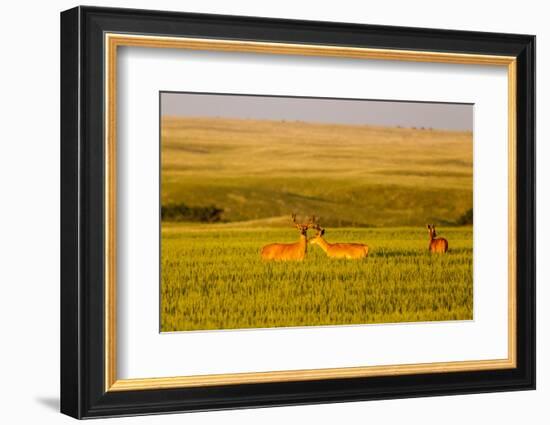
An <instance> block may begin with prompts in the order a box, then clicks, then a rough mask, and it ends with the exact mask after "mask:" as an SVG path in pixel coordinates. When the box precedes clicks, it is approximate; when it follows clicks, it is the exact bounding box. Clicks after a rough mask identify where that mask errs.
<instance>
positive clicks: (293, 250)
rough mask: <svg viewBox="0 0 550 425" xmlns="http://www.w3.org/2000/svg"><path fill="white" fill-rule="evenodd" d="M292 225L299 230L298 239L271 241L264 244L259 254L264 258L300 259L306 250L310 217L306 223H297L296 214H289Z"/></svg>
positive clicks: (310, 223)
mask: <svg viewBox="0 0 550 425" xmlns="http://www.w3.org/2000/svg"><path fill="white" fill-rule="evenodd" d="M291 218H292V222H293V223H294V226H295V227H296V228H297V229H298V231H299V232H300V240H299V241H298V242H295V243H272V244H269V245H266V246H264V247H263V248H262V250H261V256H262V259H264V260H280V261H289V260H296V261H302V260H303V259H304V257H305V256H306V251H307V231H308V229H309V228H310V227H311V225H312V221H311V219H310V220H309V222H307V223H298V222H297V221H296V214H292V215H291Z"/></svg>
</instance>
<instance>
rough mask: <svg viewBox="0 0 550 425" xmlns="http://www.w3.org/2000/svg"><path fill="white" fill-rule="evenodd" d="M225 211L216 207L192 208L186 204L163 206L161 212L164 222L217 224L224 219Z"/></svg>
mask: <svg viewBox="0 0 550 425" xmlns="http://www.w3.org/2000/svg"><path fill="white" fill-rule="evenodd" d="M222 213H223V209H221V208H218V207H216V206H213V205H212V206H208V207H190V206H187V205H185V204H168V205H163V206H162V207H161V210H160V216H161V220H163V221H193V222H200V223H217V222H219V221H221V219H222Z"/></svg>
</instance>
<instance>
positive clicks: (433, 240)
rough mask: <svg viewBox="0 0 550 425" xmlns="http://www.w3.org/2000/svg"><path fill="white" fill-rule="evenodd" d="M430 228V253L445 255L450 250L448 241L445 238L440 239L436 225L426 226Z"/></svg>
mask: <svg viewBox="0 0 550 425" xmlns="http://www.w3.org/2000/svg"><path fill="white" fill-rule="evenodd" d="M426 226H427V227H428V232H429V234H430V245H429V246H428V249H429V250H430V252H431V253H432V254H433V253H438V254H444V253H446V252H447V251H448V250H449V243H448V242H447V239H445V238H438V237H437V234H436V232H435V225H434V224H432V225H429V224H427V225H426Z"/></svg>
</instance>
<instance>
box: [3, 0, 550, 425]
mask: <svg viewBox="0 0 550 425" xmlns="http://www.w3.org/2000/svg"><path fill="white" fill-rule="evenodd" d="M76 4H77V3H74V2H71V1H63V0H55V1H49V2H35V3H34V4H33V3H32V2H29V1H19V2H16V1H11V2H5V3H4V4H3V5H2V6H3V7H2V14H1V15H0V32H1V36H2V37H1V46H2V47H1V56H0V58H1V59H0V64H1V65H0V108H1V110H0V117H1V120H0V123H1V127H0V181H1V182H2V183H1V185H0V195H1V197H2V203H1V204H0V259H1V260H0V288H1V295H0V319H1V320H0V330H1V333H0V335H1V336H2V339H1V340H0V347H1V349H0V406H2V407H1V408H0V421H1V422H3V423H8V424H15V423H33V422H31V421H35V423H64V422H67V423H68V422H69V421H70V419H69V418H68V417H64V416H62V415H60V414H59V413H57V410H58V403H59V401H58V392H59V384H58V382H59V348H58V347H59V12H60V11H61V10H64V9H68V8H70V7H73V6H74V5H76ZM94 4H95V5H102V6H119V7H136V8H149V9H151V8H155V9H166V10H181V11H189V12H206V13H222V14H240V15H253V16H254V15H255V16H268V17H283V18H296V19H314V20H327V21H346V22H360V23H369V24H385V25H403V26H416V27H433V28H449V29H464V30H478V31H498V32H518V33H530V34H536V35H537V53H538V57H537V62H538V66H537V74H538V76H539V78H538V90H537V94H538V99H537V108H538V111H537V112H538V114H537V115H538V117H539V122H540V124H539V125H538V133H537V138H538V146H537V156H538V161H537V162H538V171H537V174H538V175H537V179H538V190H537V192H538V193H537V197H538V208H537V210H538V213H537V215H538V217H539V220H538V224H537V225H538V232H537V233H538V236H537V237H538V241H537V245H538V246H537V249H538V273H537V274H538V278H537V280H538V293H537V300H538V302H537V320H538V332H537V334H538V350H537V351H538V373H537V378H538V389H537V391H535V392H533V391H530V392H517V393H501V394H483V395H468V396H453V397H436V398H421V399H409V400H390V401H376V402H372V401H371V402H362V403H344V404H332V405H321V406H304V407H285V408H270V409H259V410H258V409H255V410H241V411H230V412H212V413H195V414H187V415H185V416H182V415H165V416H155V417H135V418H126V419H118V420H111V421H110V423H116V422H119V421H120V422H121V423H128V424H130V423H132V424H134V423H136V424H137V423H151V422H153V421H154V422H155V423H166V424H168V423H180V422H181V421H183V420H185V421H186V422H187V423H190V424H213V423H221V422H223V423H226V424H233V423H235V424H236V423H238V424H256V423H285V422H287V423H295V422H296V423H297V422H298V421H301V422H303V421H307V422H309V421H312V422H317V423H335V422H336V423H364V422H366V421H369V422H371V423H381V422H383V423H388V424H391V423H407V424H416V423H419V424H420V423H421V424H423V425H428V424H441V423H444V424H446V425H451V424H461V425H464V424H466V423H499V424H513V423H518V422H524V421H525V422H526V423H534V424H538V423H548V420H549V418H550V413H549V411H548V408H547V405H548V401H549V400H550V367H549V363H550V336H549V335H550V327H549V319H550V315H549V313H548V311H547V310H545V307H546V305H547V304H548V302H549V294H550V291H549V290H548V287H547V286H546V284H547V283H548V280H549V278H550V262H549V261H548V260H547V259H548V258H549V256H550V248H549V247H548V245H547V244H545V243H544V239H545V237H548V238H550V225H549V224H548V222H547V221H546V220H545V219H544V218H545V217H548V216H550V195H549V193H548V190H547V188H546V187H547V186H546V182H547V181H548V180H549V179H550V167H545V161H546V160H548V159H550V146H549V145H548V143H545V142H546V141H548V139H549V137H550V126H549V125H548V121H547V120H545V117H548V116H549V114H550V105H549V100H548V94H549V81H548V78H549V77H548V76H550V53H549V52H550V26H549V25H548V19H547V17H548V12H547V11H546V10H545V9H546V8H545V2H542V1H534V0H533V1H531V0H523V1H521V2H518V1H504V0H501V1H494V0H492V1H485V2H481V1H470V0H462V1H460V2H441V1H435V0H434V1H424V0H416V1H407V0H403V1H389V0H388V1H385V2H366V1H365V2H359V1H353V0H339V1H338V2H334V1H330V2H329V1H327V2H321V1H305V0H302V1H300V0H277V1H270V2H262V1H253V0H250V1H246V0H231V1H223V0H187V1H185V2H183V1H169V0H157V1H155V2H151V1H149V2H148V1H144V0H139V1H138V0H134V1H130V0H128V1H99V0H98V1H96V2H94ZM545 260H546V261H545ZM38 421H40V422H38Z"/></svg>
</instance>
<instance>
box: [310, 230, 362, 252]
mask: <svg viewBox="0 0 550 425" xmlns="http://www.w3.org/2000/svg"><path fill="white" fill-rule="evenodd" d="M312 227H313V228H314V229H315V230H317V234H316V235H315V236H314V237H312V238H311V239H310V240H309V243H310V244H312V245H318V246H320V247H321V249H322V250H323V251H325V254H327V256H328V257H330V258H347V259H360V258H366V257H367V255H369V247H368V246H367V245H365V244H362V243H329V242H327V241H326V240H325V239H324V238H323V235H324V234H325V229H323V228H322V227H321V226H319V225H318V224H317V223H315V224H314V225H313V226H312Z"/></svg>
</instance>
